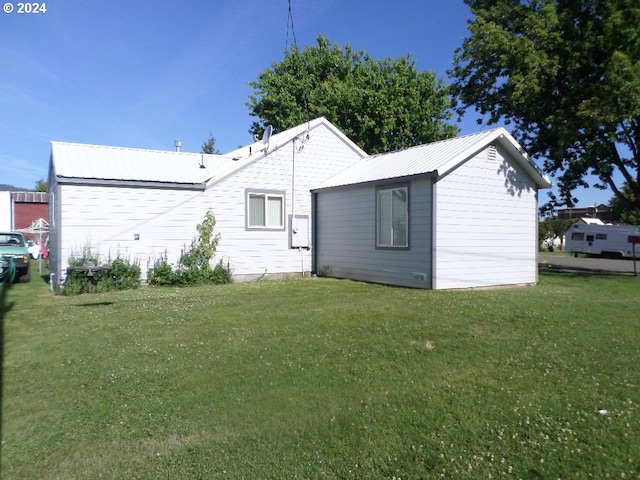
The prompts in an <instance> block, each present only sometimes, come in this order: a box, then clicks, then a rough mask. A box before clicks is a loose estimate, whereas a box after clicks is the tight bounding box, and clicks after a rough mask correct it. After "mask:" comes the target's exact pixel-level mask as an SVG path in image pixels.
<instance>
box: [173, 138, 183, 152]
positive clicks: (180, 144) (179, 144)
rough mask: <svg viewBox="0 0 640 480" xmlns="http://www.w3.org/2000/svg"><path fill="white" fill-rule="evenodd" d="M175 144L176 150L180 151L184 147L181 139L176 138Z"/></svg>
mask: <svg viewBox="0 0 640 480" xmlns="http://www.w3.org/2000/svg"><path fill="white" fill-rule="evenodd" d="M173 144H174V145H175V146H176V152H179V151H180V148H181V147H182V142H181V141H180V140H176V141H175V142H173Z"/></svg>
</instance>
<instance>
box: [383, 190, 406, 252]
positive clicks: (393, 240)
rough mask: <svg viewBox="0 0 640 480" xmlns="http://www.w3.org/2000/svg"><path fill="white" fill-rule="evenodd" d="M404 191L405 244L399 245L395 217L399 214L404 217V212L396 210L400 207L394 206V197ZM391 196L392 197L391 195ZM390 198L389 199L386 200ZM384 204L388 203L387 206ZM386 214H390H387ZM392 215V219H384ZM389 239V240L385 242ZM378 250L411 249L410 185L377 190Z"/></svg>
mask: <svg viewBox="0 0 640 480" xmlns="http://www.w3.org/2000/svg"><path fill="white" fill-rule="evenodd" d="M399 191H403V192H404V196H405V199H406V201H405V203H404V209H403V210H404V242H402V243H398V242H397V236H396V233H402V232H394V229H395V228H396V227H397V224H396V225H394V223H395V222H394V217H396V215H397V214H399V215H400V216H402V214H403V211H402V210H401V211H397V210H394V209H396V208H397V207H398V205H397V204H396V205H394V202H393V197H394V193H395V192H399ZM389 194H390V195H389ZM386 197H388V198H386ZM383 202H388V203H387V204H386V205H385V204H383ZM386 212H389V213H388V214H386ZM386 215H390V218H383V216H385V217H386ZM385 238H388V239H389V240H385ZM376 248H388V249H398V250H401V249H404V250H407V249H409V185H393V186H383V187H378V188H376Z"/></svg>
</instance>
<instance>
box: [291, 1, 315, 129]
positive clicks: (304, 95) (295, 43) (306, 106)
mask: <svg viewBox="0 0 640 480" xmlns="http://www.w3.org/2000/svg"><path fill="white" fill-rule="evenodd" d="M288 4H289V15H288V17H287V36H286V42H287V45H286V47H287V48H288V47H289V24H291V35H292V36H293V47H294V48H293V50H294V51H293V54H294V55H296V56H298V55H299V53H300V51H299V50H298V39H297V38H296V29H295V25H294V23H293V10H292V9H291V0H288ZM298 59H299V61H300V62H301V61H302V57H300V56H298ZM299 67H300V77H301V78H300V80H301V81H302V73H303V72H304V65H303V64H302V63H301V64H300V65H299ZM302 100H303V102H304V110H305V113H306V115H307V124H310V123H311V118H310V117H309V101H308V99H307V91H306V90H305V89H304V84H303V92H302Z"/></svg>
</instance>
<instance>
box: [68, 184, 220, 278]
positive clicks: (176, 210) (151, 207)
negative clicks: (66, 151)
mask: <svg viewBox="0 0 640 480" xmlns="http://www.w3.org/2000/svg"><path fill="white" fill-rule="evenodd" d="M57 197H58V198H57V199H56V201H57V202H58V203H57V207H56V208H57V209H59V212H60V214H61V218H62V219H63V223H62V225H60V228H59V239H60V240H59V241H60V250H59V252H60V253H59V255H60V258H59V266H58V268H59V269H60V271H59V274H62V275H64V271H65V270H66V267H67V266H68V265H69V257H70V256H79V255H81V254H82V252H83V249H85V248H89V249H91V251H92V252H93V253H94V254H97V255H98V257H99V259H100V260H101V261H104V260H106V259H108V258H112V259H113V258H116V257H117V256H120V257H123V258H128V259H130V260H132V261H136V262H139V263H140V266H141V269H142V270H143V272H142V274H143V277H145V278H146V273H147V268H148V267H150V266H152V265H153V262H154V261H155V260H156V259H159V258H162V257H164V255H165V254H166V255H167V258H168V260H169V261H170V262H172V263H175V262H176V261H177V260H178V258H179V256H180V253H181V250H182V249H183V248H184V246H185V245H186V246H188V245H190V243H191V240H192V239H193V237H194V236H195V235H196V233H197V232H196V225H197V224H198V223H201V222H202V221H203V220H204V216H205V213H206V211H207V208H208V205H206V203H204V202H203V201H202V200H203V198H202V194H201V192H197V191H187V190H164V189H142V188H124V187H101V186H75V185H63V186H61V188H60V194H59V195H58V196H57ZM135 235H138V236H139V240H135Z"/></svg>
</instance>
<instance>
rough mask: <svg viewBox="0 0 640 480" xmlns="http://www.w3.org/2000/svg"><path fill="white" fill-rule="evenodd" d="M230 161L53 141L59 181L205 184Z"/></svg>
mask: <svg viewBox="0 0 640 480" xmlns="http://www.w3.org/2000/svg"><path fill="white" fill-rule="evenodd" d="M228 162H231V160H230V159H228V158H226V157H223V156H219V155H206V154H200V153H186V152H172V151H162V150H144V149H138V148H125V147H109V146H102V145H87V144H78V143H66V142H51V163H52V166H53V172H54V173H55V175H56V178H57V179H58V180H59V181H64V180H67V181H73V180H76V181H86V180H93V181H128V182H157V183H168V184H191V185H193V184H204V182H206V181H207V180H208V179H209V178H211V177H212V175H213V173H214V171H215V170H216V169H218V168H220V167H222V166H223V165H224V164H226V163H228ZM201 165H204V167H205V168H201Z"/></svg>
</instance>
